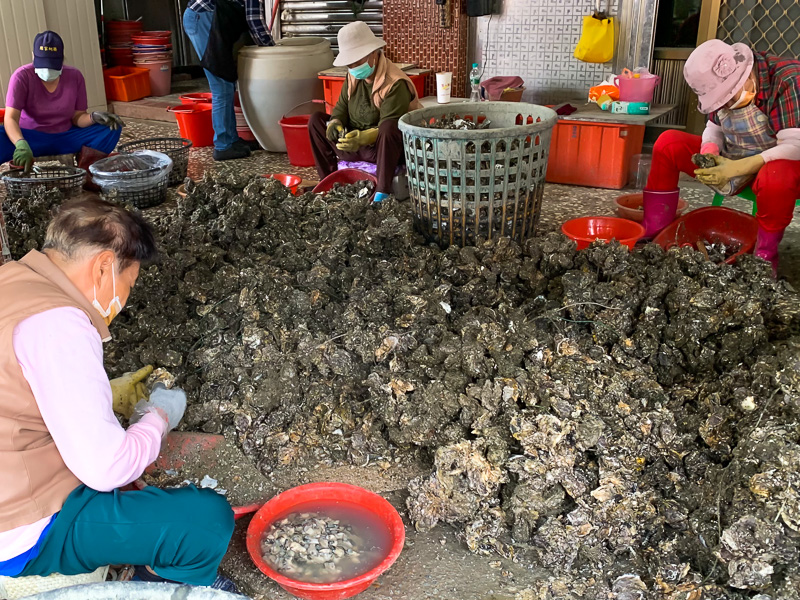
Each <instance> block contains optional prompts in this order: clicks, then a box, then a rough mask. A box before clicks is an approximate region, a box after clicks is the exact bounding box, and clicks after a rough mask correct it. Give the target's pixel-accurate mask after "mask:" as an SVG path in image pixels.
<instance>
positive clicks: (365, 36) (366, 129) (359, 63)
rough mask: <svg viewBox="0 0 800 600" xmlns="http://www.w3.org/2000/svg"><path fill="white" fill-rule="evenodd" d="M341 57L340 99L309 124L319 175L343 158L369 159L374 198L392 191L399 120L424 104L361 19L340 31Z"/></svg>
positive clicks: (400, 153)
mask: <svg viewBox="0 0 800 600" xmlns="http://www.w3.org/2000/svg"><path fill="white" fill-rule="evenodd" d="M338 41H339V56H337V57H336V60H335V61H334V63H333V64H334V65H335V66H337V67H339V66H347V68H348V74H347V79H346V80H345V82H344V85H343V86H342V93H341V95H340V96H339V101H338V102H337V103H336V106H335V107H334V109H333V113H332V114H331V115H330V119H329V118H328V115H326V114H323V113H317V114H315V115H312V117H311V120H310V121H309V124H308V129H309V133H310V135H311V145H312V150H313V152H314V162H315V163H316V166H317V173H318V174H319V177H320V179H324V178H325V177H327V176H328V175H330V174H331V173H333V172H334V171H336V170H337V168H338V163H339V160H344V161H367V162H372V163H376V164H377V167H378V172H377V177H378V189H377V193H376V194H375V198H374V200H373V201H374V202H381V201H382V200H383V199H384V198H386V197H387V196H388V195H389V194H390V193H391V192H392V179H393V178H394V174H395V171H396V170H397V166H398V165H399V164H401V161H402V160H403V136H402V134H401V133H400V130H399V129H398V127H397V121H398V119H400V117H402V116H403V115H404V114H406V113H407V112H408V111H409V110H415V109H417V108H422V104H421V103H420V101H419V98H418V97H417V90H416V88H415V87H414V83H413V82H412V81H411V80H410V79H409V78H408V76H407V75H406V74H405V73H403V71H401V70H400V69H399V68H397V67H396V66H395V65H394V64H393V63H392V62H391V61H390V60H389V59H388V58H386V56H385V55H384V54H383V50H381V48H383V46H384V45H385V44H386V43H385V42H384V41H383V40H380V39H378V38H377V37H375V35H374V34H373V33H372V31H371V30H370V28H369V26H368V25H367V24H366V23H364V22H363V21H356V22H354V23H349V24H348V25H345V26H344V27H342V29H341V30H339V35H338Z"/></svg>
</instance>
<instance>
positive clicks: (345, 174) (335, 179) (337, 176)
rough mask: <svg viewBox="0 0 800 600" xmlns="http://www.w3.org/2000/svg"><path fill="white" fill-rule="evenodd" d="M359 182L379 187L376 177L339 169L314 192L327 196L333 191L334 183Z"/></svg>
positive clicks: (359, 171) (359, 170) (353, 170)
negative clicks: (366, 182)
mask: <svg viewBox="0 0 800 600" xmlns="http://www.w3.org/2000/svg"><path fill="white" fill-rule="evenodd" d="M359 181H371V182H372V183H374V184H375V186H376V187H377V185H378V180H377V179H376V178H375V176H374V175H370V174H369V173H367V172H366V171H362V170H361V169H339V170H338V171H334V172H333V173H331V174H330V175H328V176H327V177H326V178H325V179H323V180H322V181H320V182H319V183H318V184H317V187H315V188H314V190H313V192H314V193H315V194H325V193H327V192H330V191H331V190H332V189H333V184H334V183H341V184H348V183H358V182H359Z"/></svg>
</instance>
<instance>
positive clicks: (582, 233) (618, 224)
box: [561, 217, 644, 250]
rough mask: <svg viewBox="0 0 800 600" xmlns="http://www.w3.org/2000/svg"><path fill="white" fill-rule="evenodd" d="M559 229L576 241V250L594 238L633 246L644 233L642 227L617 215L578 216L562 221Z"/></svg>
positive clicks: (582, 247)
mask: <svg viewBox="0 0 800 600" xmlns="http://www.w3.org/2000/svg"><path fill="white" fill-rule="evenodd" d="M561 231H562V232H563V233H564V235H566V236H567V237H568V238H570V239H571V240H575V241H576V242H577V243H578V250H583V249H584V248H587V247H588V246H589V244H591V243H592V242H594V241H596V240H602V241H604V242H608V241H609V240H617V241H619V243H620V244H623V245H625V246H627V247H628V248H633V247H634V246H635V245H636V242H638V241H639V239H640V238H641V237H642V236H643V235H644V227H642V226H641V225H639V224H638V223H634V222H633V221H629V220H628V219H621V218H619V217H580V218H579V219H572V220H570V221H567V222H566V223H564V224H563V225H562V226H561Z"/></svg>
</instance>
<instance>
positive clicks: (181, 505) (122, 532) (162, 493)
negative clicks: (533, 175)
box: [21, 485, 233, 585]
mask: <svg viewBox="0 0 800 600" xmlns="http://www.w3.org/2000/svg"><path fill="white" fill-rule="evenodd" d="M232 534H233V511H232V510H231V507H230V505H229V504H228V501H227V500H226V499H225V498H223V497H222V496H220V495H219V494H217V493H215V492H213V491H211V490H198V489H197V488H195V487H194V486H189V487H185V488H181V489H176V490H160V489H157V488H154V487H148V488H146V489H144V490H141V491H134V492H121V491H119V490H117V491H114V492H109V493H104V492H97V491H95V490H92V489H90V488H87V487H86V486H85V485H81V486H79V487H78V488H76V489H75V490H74V491H73V492H72V494H70V495H69V497H68V498H67V500H66V502H64V506H63V507H62V509H61V512H59V513H58V516H56V518H55V521H53V524H52V526H51V527H50V531H48V532H47V534H46V537H45V539H44V542H43V545H42V547H41V552H40V553H39V555H38V556H37V557H36V558H34V559H33V560H32V561H30V562H29V563H28V564H27V566H26V567H25V569H24V570H23V571H22V573H21V575H22V576H28V575H42V576H45V575H50V574H51V573H61V574H62V575H77V574H80V573H91V572H92V571H94V570H95V569H97V568H98V567H102V566H104V565H109V564H111V565H143V566H148V567H152V568H153V570H154V571H155V572H156V573H157V574H158V575H159V576H161V577H164V578H165V579H171V580H172V581H178V582H180V583H188V584H190V585H211V584H212V583H213V582H214V579H215V578H216V576H217V568H218V567H219V563H220V561H221V560H222V557H223V556H224V555H225V552H226V551H227V549H228V542H229V541H230V539H231V535H232Z"/></svg>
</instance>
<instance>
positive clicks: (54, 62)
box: [33, 31, 64, 71]
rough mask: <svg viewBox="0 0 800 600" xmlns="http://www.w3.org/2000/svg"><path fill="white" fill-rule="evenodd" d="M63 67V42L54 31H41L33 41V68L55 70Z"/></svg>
mask: <svg viewBox="0 0 800 600" xmlns="http://www.w3.org/2000/svg"><path fill="white" fill-rule="evenodd" d="M63 66H64V41H63V40H62V39H61V36H60V35H58V34H57V33H56V32H55V31H43V32H42V33H40V34H38V35H37V36H36V38H35V39H34V40H33V68H34V69H55V70H56V71H60V70H61V67H63Z"/></svg>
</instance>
